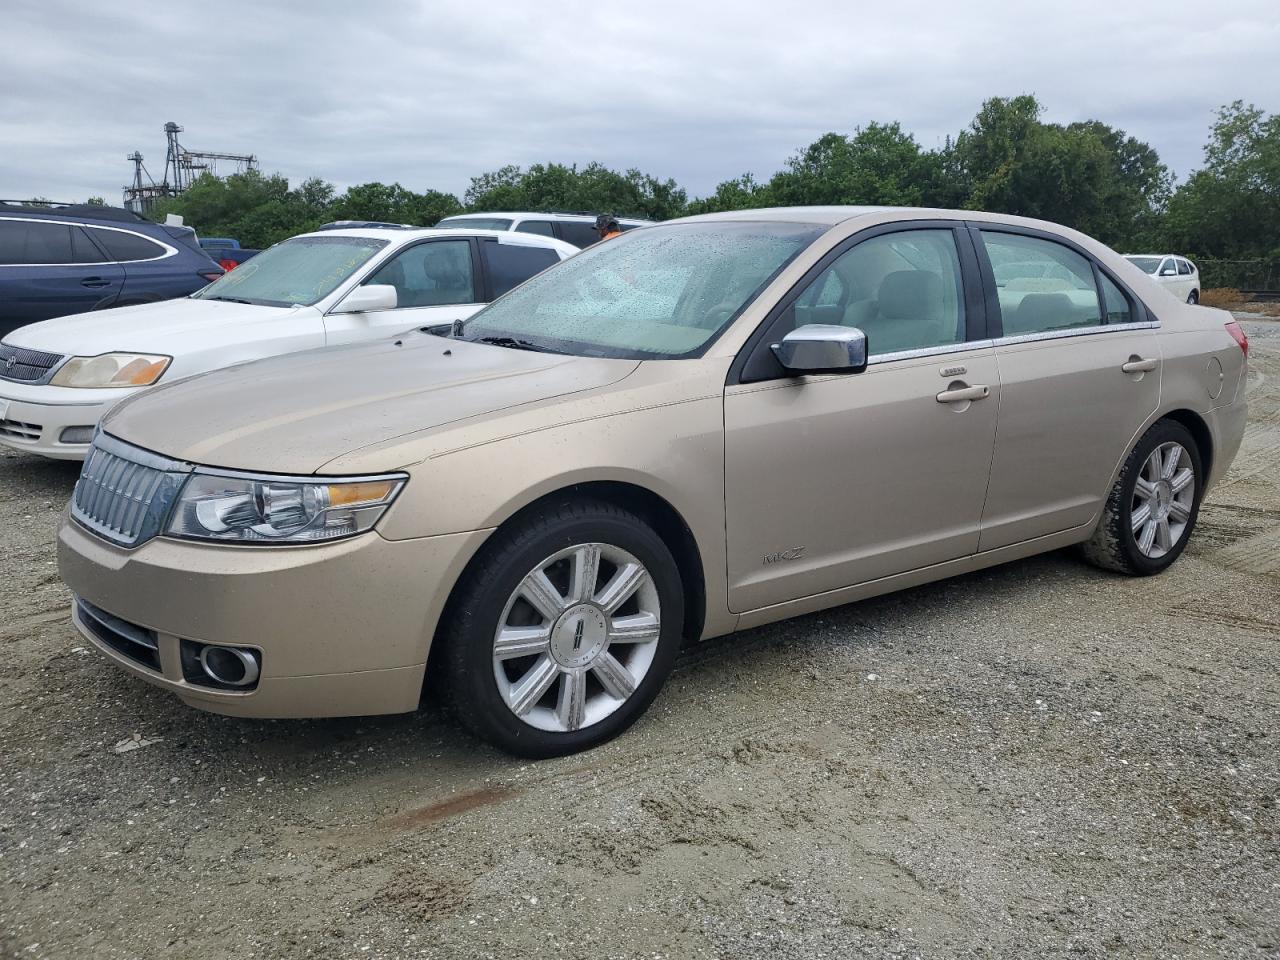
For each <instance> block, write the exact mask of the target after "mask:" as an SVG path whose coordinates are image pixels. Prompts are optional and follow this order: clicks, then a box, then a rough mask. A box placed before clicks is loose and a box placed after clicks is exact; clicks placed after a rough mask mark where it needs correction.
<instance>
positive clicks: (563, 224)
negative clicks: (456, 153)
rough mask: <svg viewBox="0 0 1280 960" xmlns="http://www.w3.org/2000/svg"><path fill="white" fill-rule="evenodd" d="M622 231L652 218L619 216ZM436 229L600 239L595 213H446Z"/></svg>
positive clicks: (577, 242) (587, 242) (584, 243)
mask: <svg viewBox="0 0 1280 960" xmlns="http://www.w3.org/2000/svg"><path fill="white" fill-rule="evenodd" d="M617 220H618V226H619V227H620V228H621V229H622V232H623V233H626V232H627V231H628V230H635V229H636V228H637V227H649V226H652V225H653V223H654V221H652V220H638V219H636V218H635V217H618V218H617ZM436 229H437V230H511V231H514V232H515V233H530V234H535V235H539V236H544V237H557V238H559V239H561V240H563V241H565V242H566V243H572V244H573V245H574V246H575V247H589V246H591V245H592V244H593V243H597V242H598V241H599V240H600V235H599V234H598V233H596V215H595V214H594V213H530V212H528V211H525V212H523V213H510V212H500V213H460V214H458V215H457V216H456V217H445V218H444V219H443V220H441V221H440V222H439V223H437V224H436Z"/></svg>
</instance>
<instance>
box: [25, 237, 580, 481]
mask: <svg viewBox="0 0 1280 960" xmlns="http://www.w3.org/2000/svg"><path fill="white" fill-rule="evenodd" d="M577 252H578V248H577V247H574V246H572V245H570V244H567V243H563V242H561V241H559V240H555V239H552V238H551V237H538V236H530V235H528V234H523V233H521V234H515V233H496V232H494V231H490V230H471V231H467V232H465V233H464V232H461V231H458V230H401V229H385V228H364V229H350V230H325V231H323V232H317V233H305V234H302V235H300V236H297V237H292V238H290V239H288V240H285V241H283V242H281V243H277V244H276V245H275V246H274V247H271V248H270V249H268V250H264V251H263V252H262V253H260V254H258V255H257V256H256V257H254V258H253V259H252V260H249V261H247V262H246V263H244V264H241V265H240V266H239V267H236V269H235V270H232V271H231V272H230V273H227V274H226V275H225V276H223V277H222V278H221V279H219V280H216V281H214V282H213V283H211V284H209V285H208V286H207V287H204V288H203V289H201V290H198V291H196V292H195V293H193V294H192V295H191V296H189V297H187V298H185V299H181V300H167V301H164V302H162V303H147V304H142V305H140V306H134V307H119V308H116V309H114V310H99V311H96V312H94V313H82V314H75V315H72V316H68V317H57V318H55V319H53V320H45V321H42V322H40V323H33V324H30V325H28V326H25V327H19V328H18V329H17V330H14V331H13V332H12V333H10V334H8V335H7V336H5V338H4V340H3V341H2V342H0V444H4V445H5V446H9V447H12V448H14V449H15V450H25V451H27V452H29V453H37V454H41V455H42V456H46V457H53V458H55V459H60V460H83V459H84V456H85V454H86V453H87V452H88V450H89V443H90V441H91V440H92V439H93V433H94V428H95V427H96V425H97V423H98V421H99V420H100V419H101V418H102V416H103V415H104V414H105V413H106V412H107V411H108V410H109V409H111V407H113V406H114V405H115V404H117V403H119V402H120V401H121V400H123V399H125V398H126V397H129V396H132V395H135V394H137V393H138V391H139V390H140V389H145V388H147V387H149V386H151V385H152V384H154V383H156V382H157V381H159V380H161V379H163V381H164V382H165V383H169V382H171V381H173V380H177V379H180V378H182V377H189V376H192V375H193V374H197V373H205V372H207V371H209V370H216V369H218V368H220V367H227V366H231V365H232V364H237V363H243V362H245V361H246V360H257V359H260V358H262V357H270V356H276V355H278V354H283V353H294V352H297V351H299V350H310V349H312V348H315V347H324V346H331V345H333V344H340V343H353V342H355V341H358V340H372V339H377V338H388V339H389V338H390V335H392V334H396V333H400V332H402V331H405V330H409V329H411V328H414V327H424V326H438V325H442V324H447V323H451V322H453V321H455V320H463V319H465V318H467V317H469V316H471V314H473V313H475V312H476V311H477V310H479V309H480V308H481V307H482V306H484V305H485V304H486V303H488V302H489V301H490V300H493V299H495V298H497V297H500V296H502V294H504V293H506V292H507V291H508V290H510V289H511V288H512V287H515V286H517V285H519V284H521V283H523V282H524V281H525V280H527V279H529V277H531V276H533V275H534V274H536V273H540V272H541V271H543V270H545V269H546V268H547V267H549V266H552V265H553V264H556V263H559V262H560V261H561V260H566V259H568V258H569V257H571V256H573V255H574V254H576V253H577Z"/></svg>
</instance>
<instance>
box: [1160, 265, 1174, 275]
mask: <svg viewBox="0 0 1280 960" xmlns="http://www.w3.org/2000/svg"><path fill="white" fill-rule="evenodd" d="M1177 275H1178V271H1177V270H1175V269H1174V268H1173V267H1165V268H1164V269H1163V270H1161V271H1160V276H1162V277H1176V276H1177Z"/></svg>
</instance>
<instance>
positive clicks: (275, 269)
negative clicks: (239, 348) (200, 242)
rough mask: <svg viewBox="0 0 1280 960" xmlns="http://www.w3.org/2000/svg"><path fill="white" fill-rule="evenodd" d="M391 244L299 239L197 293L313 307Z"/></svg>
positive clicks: (209, 297) (267, 252)
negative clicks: (312, 305)
mask: <svg viewBox="0 0 1280 960" xmlns="http://www.w3.org/2000/svg"><path fill="white" fill-rule="evenodd" d="M386 245H387V241H386V240H372V239H369V238H366V237H294V238H293V239H292V240H285V241H284V242H283V243H277V244H276V245H275V246H274V247H271V248H270V249H269V250H263V251H262V253H260V254H258V255H257V256H256V257H254V258H253V259H252V260H249V261H246V262H245V263H242V264H241V265H240V266H238V267H236V268H235V269H234V270H232V271H230V272H229V273H226V274H224V275H223V276H222V277H220V278H219V279H217V280H215V281H214V282H213V283H211V284H209V285H208V286H207V287H205V288H204V289H202V290H198V291H196V292H195V293H193V294H192V295H191V296H192V297H194V298H195V299H197V300H237V301H245V302H248V303H255V304H262V305H264V306H269V307H292V306H294V305H295V304H301V305H303V306H310V305H311V304H313V303H315V302H316V301H318V300H322V299H324V298H325V297H327V296H328V295H329V294H330V293H332V292H333V291H334V290H335V289H336V288H337V286H338V284H340V283H342V282H343V281H344V280H346V279H347V278H348V277H349V276H351V275H352V274H353V273H355V272H356V271H357V270H359V269H360V267H361V265H363V264H364V263H366V262H367V261H368V260H369V258H370V257H372V256H373V255H374V254H375V253H377V252H378V251H379V250H381V249H382V248H383V247H385V246H386Z"/></svg>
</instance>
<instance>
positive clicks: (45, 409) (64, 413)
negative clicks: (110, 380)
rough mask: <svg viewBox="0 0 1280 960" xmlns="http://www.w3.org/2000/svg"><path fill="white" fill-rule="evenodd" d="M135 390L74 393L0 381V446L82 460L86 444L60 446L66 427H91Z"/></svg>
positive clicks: (88, 429) (87, 430)
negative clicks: (1, 409)
mask: <svg viewBox="0 0 1280 960" xmlns="http://www.w3.org/2000/svg"><path fill="white" fill-rule="evenodd" d="M135 393H137V390H136V389H134V390H76V389H73V388H70V387H51V386H48V385H47V384H40V385H33V384H23V383H14V382H12V381H9V380H0V408H3V411H2V412H0V444H4V445H5V446H6V447H12V448H13V449H14V450H25V451H26V452H28V453H35V454H39V455H40V456H42V457H51V458H53V459H55V460H83V459H84V458H85V454H87V453H88V452H89V443H90V440H89V439H87V440H85V441H84V442H83V443H63V442H62V432H63V431H64V430H66V429H67V428H69V427H81V428H85V429H84V431H83V432H84V433H85V435H86V436H88V437H89V438H90V439H91V438H92V434H93V427H95V426H97V424H98V421H99V420H101V419H102V418H103V417H104V416H106V414H107V412H108V411H109V410H110V409H111V408H112V407H114V406H115V405H116V404H117V403H119V402H120V401H121V400H123V399H124V398H125V397H128V396H131V395H133V394H135Z"/></svg>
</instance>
